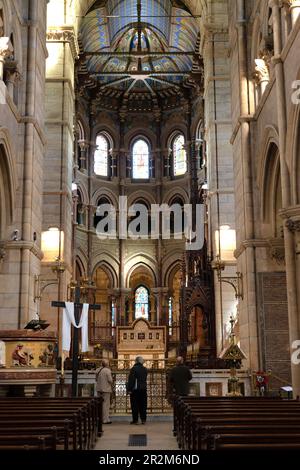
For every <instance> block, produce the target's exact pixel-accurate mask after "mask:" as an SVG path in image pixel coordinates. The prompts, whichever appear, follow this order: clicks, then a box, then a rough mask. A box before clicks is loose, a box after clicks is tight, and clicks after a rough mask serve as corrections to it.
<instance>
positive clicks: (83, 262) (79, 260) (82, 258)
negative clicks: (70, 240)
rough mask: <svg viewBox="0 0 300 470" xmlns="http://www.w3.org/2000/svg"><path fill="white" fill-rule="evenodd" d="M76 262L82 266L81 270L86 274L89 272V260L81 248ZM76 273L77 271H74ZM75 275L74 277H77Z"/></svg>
mask: <svg viewBox="0 0 300 470" xmlns="http://www.w3.org/2000/svg"><path fill="white" fill-rule="evenodd" d="M75 263H76V264H78V265H79V266H80V268H81V271H82V272H83V273H84V275H85V276H86V273H87V260H86V257H85V256H84V254H83V252H82V250H81V249H79V250H78V251H77V254H76V259H75ZM74 275H75V273H74ZM74 275H73V277H75V276H74Z"/></svg>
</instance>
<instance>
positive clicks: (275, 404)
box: [174, 397, 300, 450]
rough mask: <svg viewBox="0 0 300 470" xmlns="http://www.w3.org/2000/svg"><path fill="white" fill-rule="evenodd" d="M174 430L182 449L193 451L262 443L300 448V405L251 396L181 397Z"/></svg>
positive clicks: (297, 402)
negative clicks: (244, 397)
mask: <svg viewBox="0 0 300 470" xmlns="http://www.w3.org/2000/svg"><path fill="white" fill-rule="evenodd" d="M174 431H175V434H176V435H177V440H178V444H179V447H181V448H185V449H190V450H202V449H203V448H206V449H207V448H211V449H212V448H217V446H218V447H220V446H222V448H225V447H226V448H227V447H229V446H234V445H236V446H237V447H242V446H243V445H244V444H245V445H246V444H247V442H248V444H247V445H249V446H250V445H253V446H254V445H255V443H256V442H260V446H262V447H263V446H265V447H266V446H269V445H270V446H271V447H272V446H273V444H274V443H275V444H280V445H281V444H282V446H283V445H285V444H289V446H290V447H293V448H298V445H299V436H300V434H299V433H300V403H299V401H297V400H288V401H286V400H282V399H276V400H274V399H264V398H259V399H258V398H254V399H252V397H249V398H247V399H243V398H237V399H235V398H228V397H226V398H223V397H220V398H213V399H207V400H206V399H205V398H202V399H201V398H200V399H199V397H184V398H183V397H181V398H180V397H179V398H178V399H177V400H176V401H175V408H174ZM238 436H241V437H240V440H239V438H238ZM290 436H293V438H291V439H290ZM230 437H231V439H232V441H230ZM260 437H262V439H261V441H260ZM247 439H248V441H247Z"/></svg>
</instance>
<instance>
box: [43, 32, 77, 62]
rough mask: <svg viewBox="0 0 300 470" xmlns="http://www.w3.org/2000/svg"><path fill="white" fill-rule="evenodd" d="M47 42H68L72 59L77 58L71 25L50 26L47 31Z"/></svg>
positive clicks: (74, 36)
mask: <svg viewBox="0 0 300 470" xmlns="http://www.w3.org/2000/svg"><path fill="white" fill-rule="evenodd" d="M47 41H48V42H68V43H69V44H70V48H71V51H72V56H73V59H74V60H75V59H77V58H78V57H79V45H78V40H77V36H76V33H75V29H74V26H73V25H62V26H53V27H52V26H50V27H49V28H48V30H47Z"/></svg>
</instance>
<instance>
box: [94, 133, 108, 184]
mask: <svg viewBox="0 0 300 470" xmlns="http://www.w3.org/2000/svg"><path fill="white" fill-rule="evenodd" d="M108 145H109V144H108V140H107V139H106V138H105V137H104V135H102V134H99V135H98V136H97V139H96V146H97V148H96V150H95V154H94V172H95V174H96V175H99V176H108V151H109V148H108Z"/></svg>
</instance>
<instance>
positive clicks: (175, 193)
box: [163, 183, 189, 204]
mask: <svg viewBox="0 0 300 470" xmlns="http://www.w3.org/2000/svg"><path fill="white" fill-rule="evenodd" d="M177 184H178V183H177ZM175 197H181V198H182V199H183V202H184V204H188V203H189V197H188V194H187V192H186V191H185V190H184V189H183V188H181V187H179V186H176V187H174V188H172V189H170V190H169V191H168V192H167V193H166V194H165V195H164V197H163V203H164V204H170V201H172V199H173V198H175Z"/></svg>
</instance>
